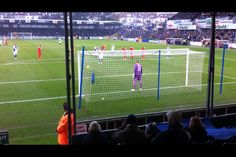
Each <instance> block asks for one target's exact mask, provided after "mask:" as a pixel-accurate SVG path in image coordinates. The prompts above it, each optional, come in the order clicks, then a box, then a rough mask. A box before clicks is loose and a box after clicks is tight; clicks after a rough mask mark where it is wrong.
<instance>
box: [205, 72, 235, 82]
mask: <svg viewBox="0 0 236 157" xmlns="http://www.w3.org/2000/svg"><path fill="white" fill-rule="evenodd" d="M203 73H206V74H208V72H205V71H203ZM215 75H216V76H221V75H220V74H216V73H215ZM223 77H225V78H229V79H232V80H236V78H235V77H231V76H227V75H224V76H223Z"/></svg>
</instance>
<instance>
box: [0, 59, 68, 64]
mask: <svg viewBox="0 0 236 157" xmlns="http://www.w3.org/2000/svg"><path fill="white" fill-rule="evenodd" d="M58 60H65V58H52V59H42V60H41V61H39V60H37V59H34V60H19V61H12V62H8V63H3V64H0V65H14V64H22V63H24V64H28V63H38V64H39V63H42V62H45V61H46V63H48V61H49V62H50V61H58Z"/></svg>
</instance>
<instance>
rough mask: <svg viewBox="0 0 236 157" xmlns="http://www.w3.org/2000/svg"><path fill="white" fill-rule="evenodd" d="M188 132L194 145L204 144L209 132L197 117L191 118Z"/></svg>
mask: <svg viewBox="0 0 236 157" xmlns="http://www.w3.org/2000/svg"><path fill="white" fill-rule="evenodd" d="M187 130H188V132H189V133H190V134H191V142H192V143H195V142H204V141H205V140H206V139H207V131H206V129H205V128H204V127H203V125H202V123H201V120H200V119H199V118H198V117H197V116H194V117H191V119H190V123H189V127H188V128H187Z"/></svg>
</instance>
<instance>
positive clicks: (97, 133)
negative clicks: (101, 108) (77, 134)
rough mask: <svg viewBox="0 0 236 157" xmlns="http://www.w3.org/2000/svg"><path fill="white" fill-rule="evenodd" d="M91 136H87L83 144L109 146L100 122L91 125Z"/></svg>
mask: <svg viewBox="0 0 236 157" xmlns="http://www.w3.org/2000/svg"><path fill="white" fill-rule="evenodd" d="M88 130H89V134H88V135H86V136H85V137H84V138H83V140H82V144H84V145H89V144H91V145H99V144H100V145H101V144H102V145H103V144H109V141H108V138H107V137H106V136H105V135H104V134H103V133H102V132H101V126H100V124H98V122H96V121H93V122H91V123H90V124H89V129H88Z"/></svg>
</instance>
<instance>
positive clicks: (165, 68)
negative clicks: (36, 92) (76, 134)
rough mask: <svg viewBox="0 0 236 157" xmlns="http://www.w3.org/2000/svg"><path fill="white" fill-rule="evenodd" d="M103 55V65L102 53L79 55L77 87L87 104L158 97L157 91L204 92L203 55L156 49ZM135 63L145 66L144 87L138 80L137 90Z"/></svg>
mask: <svg viewBox="0 0 236 157" xmlns="http://www.w3.org/2000/svg"><path fill="white" fill-rule="evenodd" d="M159 51H160V53H159ZM102 54H103V60H102V62H101V60H99V57H100V55H101V51H85V52H84V55H82V52H78V75H79V76H78V85H79V91H80V88H82V89H81V91H82V93H81V95H82V98H83V99H84V100H85V101H86V102H88V101H101V100H115V99H130V98H134V97H146V96H157V91H158V90H157V89H158V88H159V90H160V94H161V95H162V94H168V93H170V92H191V91H196V90H201V89H202V69H203V62H204V56H205V53H204V52H195V51H191V50H189V49H160V50H158V49H157V50H133V51H132V50H126V51H122V50H115V51H113V52H111V51H102ZM159 55H160V59H159ZM82 59H84V61H83V62H82ZM136 61H139V63H140V64H141V65H142V88H141V87H140V82H138V81H137V82H136V89H135V90H132V89H133V70H134V64H135V63H136ZM159 62H160V64H158V63H159ZM159 66H160V67H159ZM82 67H83V68H82ZM158 69H160V71H158ZM81 71H82V73H83V77H81ZM158 75H159V77H158ZM158 79H159V80H158ZM81 81H82V86H80V82H81ZM158 82H159V86H158ZM140 88H141V90H140ZM79 94H80V93H79Z"/></svg>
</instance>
